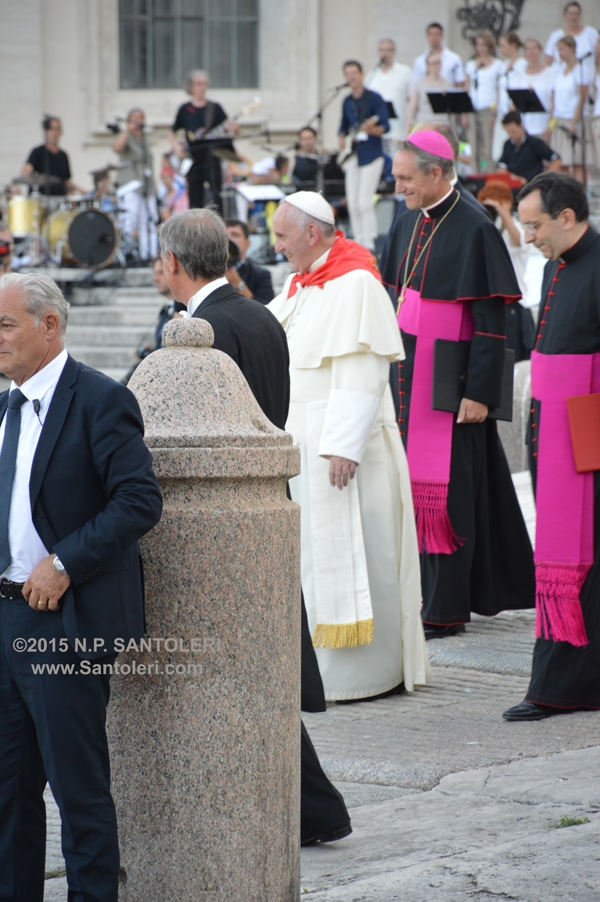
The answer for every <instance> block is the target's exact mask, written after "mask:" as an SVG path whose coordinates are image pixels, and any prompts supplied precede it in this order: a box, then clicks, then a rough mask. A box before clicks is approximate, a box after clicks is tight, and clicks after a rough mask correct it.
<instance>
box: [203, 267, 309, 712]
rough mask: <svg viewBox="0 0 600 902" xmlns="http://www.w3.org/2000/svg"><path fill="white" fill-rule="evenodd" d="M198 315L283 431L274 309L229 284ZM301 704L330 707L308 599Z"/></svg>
mask: <svg viewBox="0 0 600 902" xmlns="http://www.w3.org/2000/svg"><path fill="white" fill-rule="evenodd" d="M193 316H194V317H197V318H198V319H205V320H207V321H208V322H209V323H210V324H211V326H212V327H213V330H214V333H215V343H214V345H213V347H215V348H217V349H218V350H219V351H224V352H225V354H229V356H230V357H232V358H233V359H234V360H235V362H236V363H237V365H238V366H239V368H240V369H241V371H242V373H243V374H244V376H245V377H246V381H247V382H248V385H249V386H250V389H251V391H252V394H253V395H254V397H255V398H256V400H257V401H258V403H259V405H260V407H261V408H262V410H263V412H264V413H265V415H266V416H267V417H268V418H269V419H270V420H271V422H272V423H274V424H275V426H279V428H280V429H284V428H285V423H286V420H287V415H288V408H289V404H290V369H289V367H290V357H289V352H288V346H287V338H286V334H285V332H284V330H283V328H282V326H281V325H280V323H279V322H278V320H276V319H275V317H274V316H273V314H272V313H271V311H270V310H267V309H266V308H265V307H263V305H262V304H259V303H258V302H257V301H253V300H249V299H248V298H245V297H243V296H242V295H240V294H239V293H238V292H237V291H235V290H234V289H232V288H230V287H229V286H228V285H224V286H223V287H221V288H217V289H216V290H215V291H213V293H212V294H209V296H208V297H207V298H206V299H205V300H204V301H203V302H202V303H201V304H200V306H199V307H198V309H197V310H195V311H194V314H193ZM288 497H291V496H290V493H289V487H288ZM301 704H302V710H303V711H324V710H325V707H326V706H325V694H324V692H323V683H322V681H321V674H320V673H319V665H318V663H317V656H316V655H315V650H314V648H313V644H312V640H311V637H310V632H309V629H308V619H307V617H306V609H305V607H304V598H302V702H301Z"/></svg>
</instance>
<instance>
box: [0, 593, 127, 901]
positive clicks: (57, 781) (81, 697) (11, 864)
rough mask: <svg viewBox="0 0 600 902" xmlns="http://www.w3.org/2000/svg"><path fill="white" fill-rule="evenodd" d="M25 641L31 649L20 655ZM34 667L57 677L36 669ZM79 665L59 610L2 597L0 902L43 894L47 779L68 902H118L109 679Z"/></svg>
mask: <svg viewBox="0 0 600 902" xmlns="http://www.w3.org/2000/svg"><path fill="white" fill-rule="evenodd" d="M16 640H20V641H16ZM40 640H42V641H41V642H40ZM61 640H62V642H61ZM23 642H25V644H26V647H27V648H30V647H32V646H34V645H35V648H36V649H37V650H36V651H29V650H26V651H22V650H20V646H21V645H22V644H23ZM40 645H41V647H42V650H40ZM53 646H54V648H53ZM44 648H45V650H44ZM61 649H64V651H63V650H61ZM115 658H116V655H106V657H105V658H103V659H102V661H101V663H102V664H112V663H113V662H114V660H115ZM92 663H93V662H92ZM40 665H49V666H52V665H55V666H56V668H57V672H55V673H52V672H50V673H49V672H38V673H35V672H34V667H39V666H40ZM81 665H82V661H81V659H80V658H79V657H78V656H77V655H76V654H75V652H74V651H73V649H72V648H71V647H70V646H69V644H68V642H67V640H66V635H65V632H64V629H63V626H62V617H61V615H60V613H54V612H48V611H36V610H34V609H33V608H30V607H29V605H28V604H27V602H25V601H22V600H21V601H8V600H5V599H0V902H42V900H43V898H44V866H45V855H46V809H45V805H44V799H43V792H44V789H45V786H46V783H47V782H48V783H49V784H50V787H51V789H52V794H53V795H54V798H55V799H56V803H57V805H58V807H59V810H60V815H61V821H62V850H63V855H64V858H65V862H66V867H67V883H68V886H69V902H117V897H118V876H119V846H118V841H117V821H116V815H115V808H114V804H113V800H112V798H111V794H110V773H109V757H108V743H107V738H106V728H105V727H106V707H107V704H108V699H109V676H108V674H105V675H92V674H82V673H79V672H78V671H79V668H80V666H81ZM61 668H71V669H72V672H71V673H65V672H64V671H63V672H60V671H61Z"/></svg>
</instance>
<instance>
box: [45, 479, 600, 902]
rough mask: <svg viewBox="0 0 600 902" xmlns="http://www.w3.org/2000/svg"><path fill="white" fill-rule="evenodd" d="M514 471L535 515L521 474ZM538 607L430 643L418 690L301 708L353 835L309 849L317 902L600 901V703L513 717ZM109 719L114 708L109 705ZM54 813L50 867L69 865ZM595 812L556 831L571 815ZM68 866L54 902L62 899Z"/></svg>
mask: <svg viewBox="0 0 600 902" xmlns="http://www.w3.org/2000/svg"><path fill="white" fill-rule="evenodd" d="M513 478H514V481H515V484H516V487H517V491H518V494H519V499H520V501H521V506H522V508H523V511H524V513H525V516H526V519H527V522H528V526H529V528H530V530H533V525H534V516H535V515H534V507H533V500H532V497H531V487H530V482H529V477H528V475H527V474H524V473H521V474H516V475H515V476H514V477H513ZM533 624H534V615H533V612H529V611H526V612H523V611H517V612H510V613H509V612H507V613H503V614H500V615H499V616H498V617H495V618H493V619H487V618H483V617H475V618H474V620H473V623H472V624H471V625H470V626H468V627H467V632H466V633H465V634H464V635H460V636H453V637H450V638H448V639H438V640H435V641H432V642H429V643H428V650H429V653H430V658H431V662H432V667H433V675H434V678H433V681H432V683H431V684H430V685H428V686H424V687H419V688H418V689H417V690H416V691H415V692H413V693H411V694H410V695H409V694H404V695H401V696H395V697H393V698H389V699H382V700H379V701H376V702H360V703H356V704H352V705H330V706H329V707H328V710H327V712H326V713H324V714H311V715H304V720H305V723H306V726H307V728H308V729H309V731H310V734H311V736H312V739H313V741H314V743H315V746H316V748H317V750H318V752H319V755H320V756H321V760H322V763H323V766H324V767H325V769H326V770H327V772H328V773H329V774H330V776H331V777H332V779H334V780H335V781H336V784H337V785H338V787H339V788H340V790H341V792H342V793H343V795H344V797H345V798H346V801H347V803H348V805H349V807H350V808H351V816H352V822H353V827H354V833H353V835H352V836H350V837H349V838H348V839H347V840H343V841H342V842H338V843H333V844H331V845H325V846H314V847H311V848H307V849H303V851H302V884H301V885H302V894H301V897H302V898H307V899H314V900H315V902H393V900H396V899H402V900H403V902H467V900H473V902H484V900H489V899H491V898H493V897H495V898H498V899H501V900H516V902H554V900H559V899H560V900H561V902H562V900H571V899H578V900H580V902H597V900H598V899H600V865H599V860H600V840H598V830H599V828H600V813H599V812H600V789H599V788H598V787H599V784H598V776H599V774H600V713H598V714H596V713H595V712H577V713H575V714H569V715H565V716H563V717H555V718H550V719H549V720H545V721H541V722H538V723H522V724H509V723H505V722H504V721H503V720H502V717H501V715H502V711H504V710H505V709H506V708H508V707H510V706H511V705H513V704H516V703H517V702H519V701H520V700H521V699H522V698H523V696H524V694H525V691H526V689H527V684H528V676H529V669H530V663H531V650H532V647H533V642H534V636H533ZM109 716H110V715H109ZM48 804H49V810H50V812H51V817H52V818H53V820H52V821H51V826H50V830H49V841H48V858H47V865H46V870H47V873H50V872H52V871H54V873H56V871H58V870H60V869H62V868H64V864H63V862H62V858H61V855H60V843H59V838H58V823H59V819H58V815H57V813H56V809H55V807H54V803H53V802H52V800H51V797H50V796H49V795H48ZM563 817H570V818H576V819H581V820H583V819H584V818H586V817H587V818H589V823H584V824H580V825H574V826H571V827H565V828H563V829H558V828H557V825H558V823H559V822H560V820H561V818H563ZM65 899H66V882H65V879H64V877H54V878H49V879H47V881H46V895H45V902H58V900H60V902H64V900H65Z"/></svg>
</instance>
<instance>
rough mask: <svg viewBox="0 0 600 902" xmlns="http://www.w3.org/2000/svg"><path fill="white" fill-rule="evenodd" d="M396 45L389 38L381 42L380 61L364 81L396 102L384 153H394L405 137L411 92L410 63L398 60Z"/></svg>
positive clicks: (386, 135) (385, 137)
mask: <svg viewBox="0 0 600 902" xmlns="http://www.w3.org/2000/svg"><path fill="white" fill-rule="evenodd" d="M395 55H396V45H395V43H394V41H392V40H391V39H390V38H384V39H383V40H381V41H380V42H379V62H378V63H377V65H376V66H375V68H374V69H373V70H372V71H371V72H369V74H368V75H367V77H366V79H365V85H366V86H367V87H368V88H370V89H371V91H376V92H377V93H378V94H380V95H381V96H382V97H383V99H384V100H385V101H389V102H390V103H392V104H393V106H394V111H395V113H396V115H395V116H394V117H390V119H389V125H390V128H389V131H388V132H387V134H385V135H384V137H383V149H384V151H385V153H386V154H387V155H388V156H390V157H393V156H394V154H395V153H396V147H397V145H398V141H401V140H403V139H404V138H406V129H407V125H406V108H407V105H408V101H409V98H410V95H411V93H412V80H413V79H412V73H411V71H410V68H409V67H408V66H405V65H404V64H403V63H396V62H395V61H394V57H395Z"/></svg>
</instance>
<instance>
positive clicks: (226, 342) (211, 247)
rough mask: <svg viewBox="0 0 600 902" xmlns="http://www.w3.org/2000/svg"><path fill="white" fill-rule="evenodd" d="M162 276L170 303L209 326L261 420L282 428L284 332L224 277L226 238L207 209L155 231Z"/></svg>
mask: <svg viewBox="0 0 600 902" xmlns="http://www.w3.org/2000/svg"><path fill="white" fill-rule="evenodd" d="M160 246H161V251H162V258H163V267H164V273H165V276H166V278H167V281H168V283H169V286H170V288H171V291H172V293H173V297H174V298H175V300H177V301H180V302H181V303H182V304H186V305H187V312H188V314H189V315H190V316H194V317H199V318H201V319H205V320H207V322H209V323H210V324H211V326H212V327H213V331H214V333H215V341H214V345H213V347H215V348H217V350H219V351H224V352H225V354H229V356H230V357H232V358H233V359H234V360H235V362H236V363H237V365H238V366H239V368H240V369H241V371H242V373H243V374H244V376H245V377H246V380H247V382H248V385H249V386H250V389H251V390H252V394H253V395H254V396H255V398H257V400H258V403H259V404H260V406H261V407H262V409H263V410H264V412H265V414H266V416H267V417H268V418H269V419H270V420H271V422H272V423H275V425H276V426H279V427H280V429H283V428H284V426H285V421H286V419H287V410H288V406H289V402H290V393H289V365H290V360H289V353H288V347H287V339H286V337H285V332H284V331H283V329H282V328H281V326H280V325H279V323H278V322H277V320H276V319H275V317H274V316H273V314H272V313H271V311H270V310H267V308H266V307H265V306H264V305H263V304H260V303H259V302H258V301H255V300H251V299H249V298H245V297H243V296H242V295H241V294H240V293H239V292H238V291H236V290H235V288H233V287H232V286H231V285H230V283H229V282H228V280H227V278H226V277H225V273H226V269H227V257H228V239H227V233H226V231H225V225H224V223H223V220H222V219H221V218H220V217H219V216H218V215H217V214H216V213H213V212H212V210H207V209H193V210H184V211H183V212H182V213H176V214H175V216H171V217H170V218H169V219H167V221H166V222H165V223H164V224H163V226H162V228H161V230H160Z"/></svg>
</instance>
